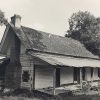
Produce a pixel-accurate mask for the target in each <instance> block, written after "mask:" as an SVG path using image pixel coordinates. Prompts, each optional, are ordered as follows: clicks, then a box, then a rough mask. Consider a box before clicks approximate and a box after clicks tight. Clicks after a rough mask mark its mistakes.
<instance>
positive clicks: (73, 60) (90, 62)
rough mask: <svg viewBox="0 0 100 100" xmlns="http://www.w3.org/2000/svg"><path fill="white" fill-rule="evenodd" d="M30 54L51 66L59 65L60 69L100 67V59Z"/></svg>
mask: <svg viewBox="0 0 100 100" xmlns="http://www.w3.org/2000/svg"><path fill="white" fill-rule="evenodd" d="M29 54H30V55H31V56H35V57H37V58H39V59H41V60H43V61H45V62H47V63H49V64H50V65H59V66H60V67H62V66H65V67H100V60H99V59H91V58H84V57H83V58H82V57H73V56H65V55H57V54H49V53H42V52H29Z"/></svg>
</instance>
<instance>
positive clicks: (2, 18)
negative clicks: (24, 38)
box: [0, 10, 8, 26]
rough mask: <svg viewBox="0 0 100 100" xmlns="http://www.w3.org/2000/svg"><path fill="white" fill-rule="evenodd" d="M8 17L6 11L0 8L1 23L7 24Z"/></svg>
mask: <svg viewBox="0 0 100 100" xmlns="http://www.w3.org/2000/svg"><path fill="white" fill-rule="evenodd" d="M7 23H8V22H7V19H6V18H5V15H4V12H2V11H1V10H0V25H1V26H2V25H7Z"/></svg>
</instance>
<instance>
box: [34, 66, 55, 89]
mask: <svg viewBox="0 0 100 100" xmlns="http://www.w3.org/2000/svg"><path fill="white" fill-rule="evenodd" d="M53 70H54V69H53V68H51V67H43V66H40V67H38V66H37V67H36V68H35V89H39V88H46V87H53Z"/></svg>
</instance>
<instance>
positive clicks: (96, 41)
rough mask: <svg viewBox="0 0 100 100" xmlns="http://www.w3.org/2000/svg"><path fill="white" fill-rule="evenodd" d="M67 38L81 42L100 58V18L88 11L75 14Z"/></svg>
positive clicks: (70, 22) (71, 18)
mask: <svg viewBox="0 0 100 100" xmlns="http://www.w3.org/2000/svg"><path fill="white" fill-rule="evenodd" d="M65 36H66V37H71V38H73V39H76V40H79V41H80V42H81V43H83V44H84V45H85V47H86V48H87V49H88V50H89V51H91V52H92V53H94V54H96V55H99V56H100V18H95V17H94V16H93V15H92V14H90V13H89V12H87V11H85V12H82V11H79V12H77V13H73V14H72V16H71V17H70V18H69V30H68V34H66V35H65Z"/></svg>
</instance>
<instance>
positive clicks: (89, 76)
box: [85, 68, 91, 81]
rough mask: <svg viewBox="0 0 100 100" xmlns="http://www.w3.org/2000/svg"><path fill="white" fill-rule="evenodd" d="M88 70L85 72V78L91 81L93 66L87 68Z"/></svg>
mask: <svg viewBox="0 0 100 100" xmlns="http://www.w3.org/2000/svg"><path fill="white" fill-rule="evenodd" d="M85 70H86V72H85V79H86V80H87V81H91V68H85Z"/></svg>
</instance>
